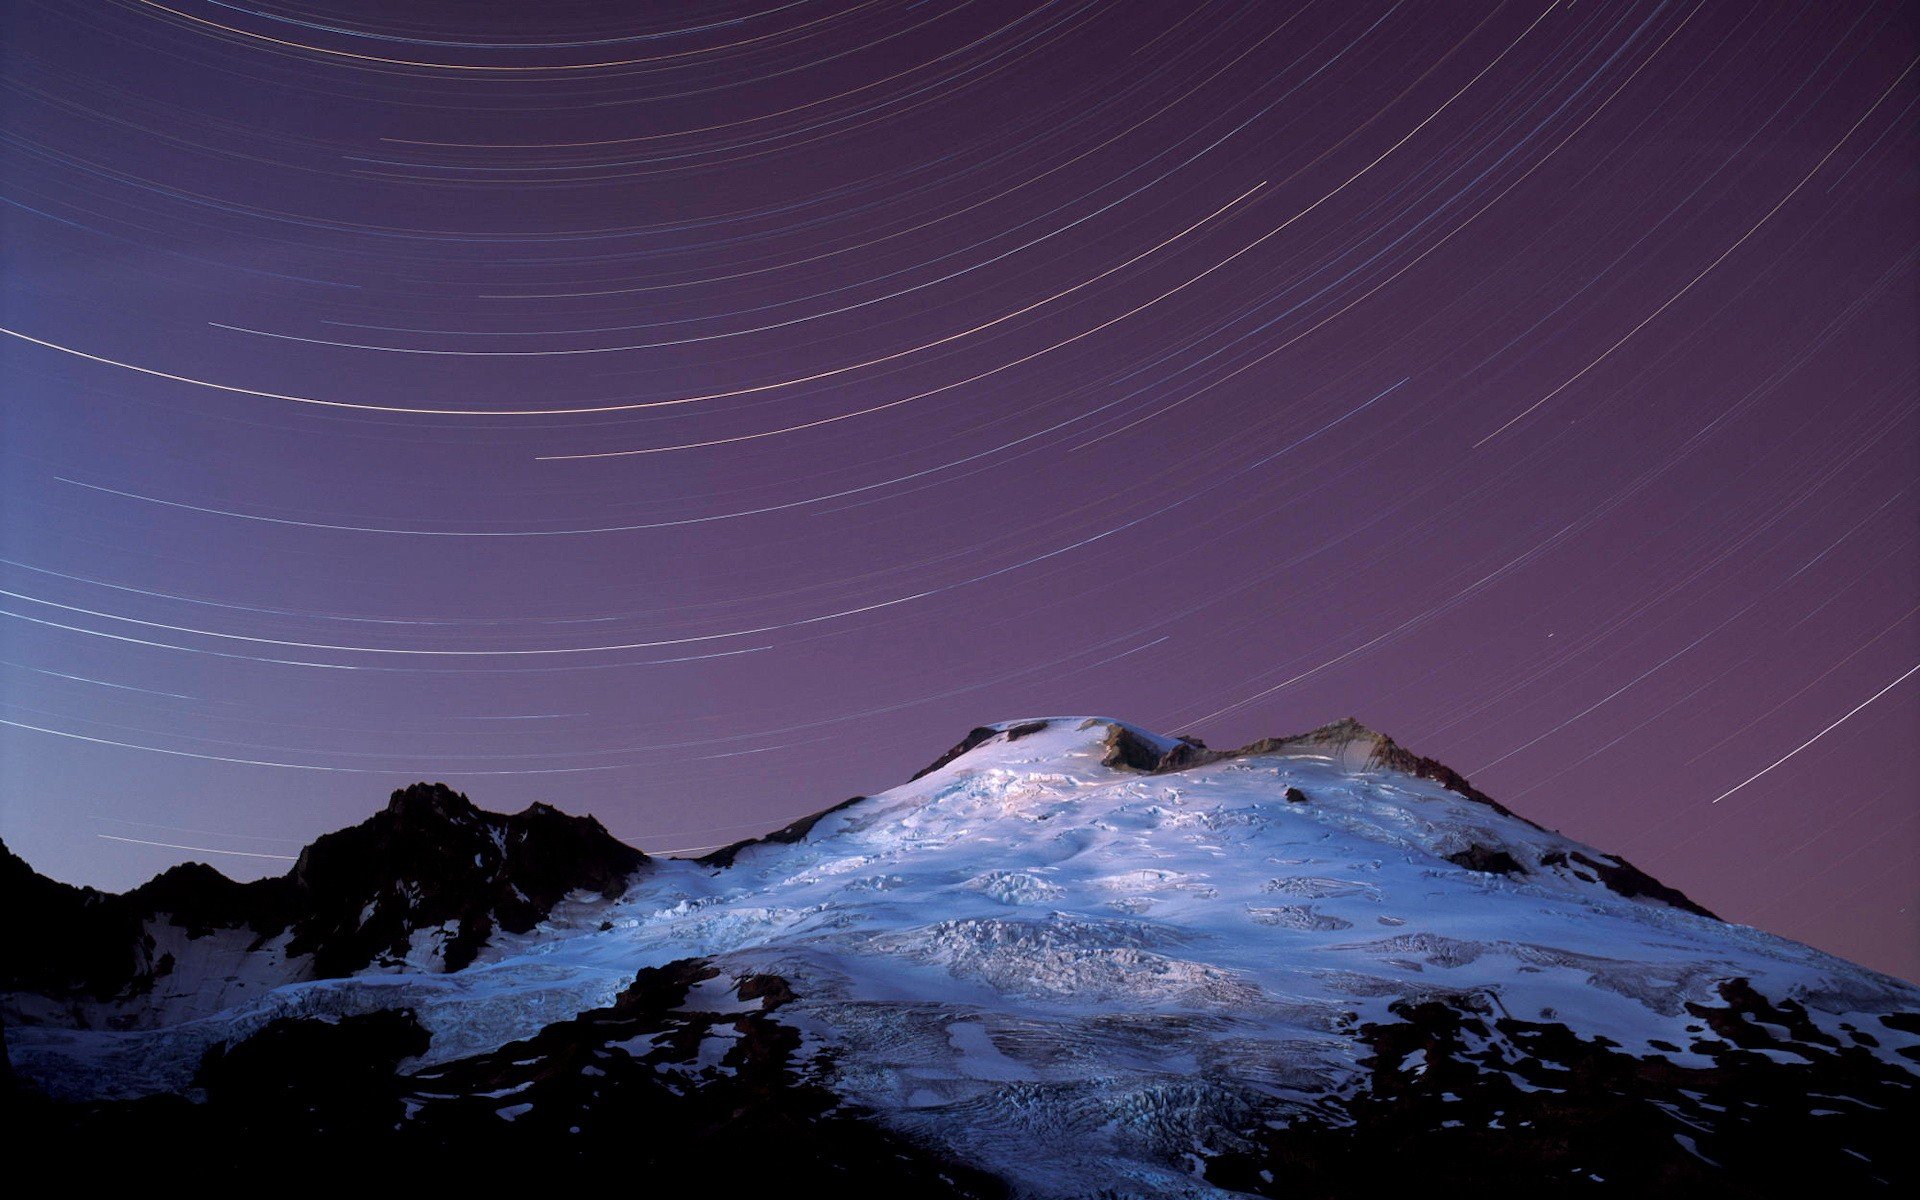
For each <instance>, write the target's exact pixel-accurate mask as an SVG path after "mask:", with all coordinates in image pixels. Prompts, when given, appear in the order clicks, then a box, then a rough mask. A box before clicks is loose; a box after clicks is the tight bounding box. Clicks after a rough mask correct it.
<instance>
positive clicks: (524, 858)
mask: <svg viewBox="0 0 1920 1200" xmlns="http://www.w3.org/2000/svg"><path fill="white" fill-rule="evenodd" d="M646 862H647V856H646V855H644V854H642V853H640V852H639V851H638V850H635V849H633V848H632V847H630V846H627V845H625V844H624V843H622V842H620V841H618V840H616V839H615V838H614V837H613V836H612V835H611V834H609V833H607V831H606V830H605V829H604V828H602V827H601V825H600V823H599V822H597V821H595V820H594V819H593V818H591V817H571V816H568V815H566V814H565V813H562V812H560V811H559V810H558V809H555V808H552V807H550V806H548V805H544V804H535V805H533V806H531V807H529V808H528V809H527V810H526V811H524V812H520V813H515V814H512V815H504V814H500V813H489V812H483V811H482V810H480V809H478V808H476V807H475V806H474V805H473V803H472V802H471V801H470V800H468V799H467V798H466V797H465V796H463V795H461V794H460V793H458V792H455V791H453V790H452V789H451V788H448V787H446V786H445V785H443V784H424V783H423V784H415V785H414V786H412V787H409V788H404V789H402V790H400V791H397V792H395V793H393V796H392V799H391V800H390V801H389V802H388V804H387V807H386V808H385V809H383V810H382V811H380V812H378V813H376V814H374V815H373V816H372V817H370V818H368V819H367V820H366V821H363V822H361V823H360V824H359V825H356V826H353V827H352V828H350V829H343V830H340V831H338V832H336V833H330V834H327V835H326V836H324V837H321V838H319V839H317V840H316V841H314V842H313V844H312V845H310V846H307V847H306V848H305V849H304V850H303V851H301V854H300V857H299V859H298V860H297V861H296V862H295V863H294V866H293V869H292V870H291V871H289V872H288V873H287V874H286V875H284V876H281V877H279V878H274V879H261V880H256V881H254V882H252V883H236V882H234V881H233V880H230V879H228V878H226V877H225V876H223V875H221V874H220V873H219V872H218V871H215V870H214V869H213V868H212V867H209V866H206V865H204V864H201V863H187V864H183V865H181V866H178V867H174V868H172V869H170V870H168V871H165V872H163V873H162V874H160V875H158V876H156V877H155V878H154V879H152V880H150V881H149V882H147V883H144V884H142V885H141V886H139V887H137V888H134V889H133V890H132V891H129V892H125V893H123V894H120V895H107V894H105V893H101V892H97V891H94V890H93V889H91V888H75V887H70V886H68V885H66V884H61V883H56V882H54V881H52V880H49V879H45V878H43V877H41V876H39V875H36V874H34V873H33V871H32V870H31V868H29V867H28V866H27V865H26V863H24V862H23V861H21V860H20V859H19V858H18V857H17V856H15V855H13V854H12V853H10V852H9V851H7V849H6V848H5V846H4V845H0V909H4V910H5V911H7V912H11V913H31V914H33V918H32V919H31V920H24V921H23V920H14V921H11V922H9V923H8V924H7V925H6V927H5V937H6V941H5V942H4V943H0V949H4V951H5V953H4V954H0V993H4V994H5V999H4V1002H3V1003H0V1013H4V1015H5V1016H6V1018H7V1019H8V1020H9V1021H10V1022H14V1023H20V1022H25V1023H29V1024H35V1025H74V1026H78V1027H82V1028H85V1027H89V1026H105V1027H109V1028H147V1027H153V1026H158V1025H167V1024H173V1023H177V1022H179V1021H180V1020H183V1019H186V1018H189V1017H196V1016H204V1015H208V1014H210V1013H214V1012H218V1011H219V1010H221V1009H223V1008H226V1007H228V1006H230V1005H233V1004H237V1003H242V1002H244V1001H247V1000H249V999H252V998H253V997H255V996H258V995H260V994H261V993H263V992H266V991H269V990H271V989H272V988H275V987H278V986H280V985H282V984H286V983H292V982H296V981H299V980H305V979H328V978H335V977H339V976H345V975H352V974H355V973H359V972H364V971H367V970H370V969H379V970H429V971H433V970H442V971H446V970H459V969H460V968H462V967H465V966H467V965H468V964H470V963H471V962H473V961H474V959H475V958H476V957H477V956H478V955H479V954H480V953H481V951H482V950H483V949H484V948H485V947H486V946H487V945H488V944H489V942H490V941H494V940H496V939H497V935H498V934H500V933H506V934H524V933H526V932H528V931H530V930H532V929H533V928H534V926H535V925H537V924H538V923H539V922H541V921H542V920H545V919H546V918H547V917H548V916H549V915H550V914H552V913H553V912H554V910H555V908H556V907H557V906H559V905H560V904H561V902H562V901H563V900H565V899H566V898H567V897H568V896H569V895H570V894H573V893H576V892H578V893H588V894H593V895H602V896H605V895H618V894H619V893H620V892H622V891H624V890H625V888H626V884H627V881H628V880H629V879H630V878H632V877H633V875H634V874H635V873H636V872H637V871H639V870H640V868H641V867H642V866H643V865H644V864H645V863H646Z"/></svg>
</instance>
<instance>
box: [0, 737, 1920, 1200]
mask: <svg viewBox="0 0 1920 1200" xmlns="http://www.w3.org/2000/svg"><path fill="white" fill-rule="evenodd" d="M0 887H4V888H5V893H4V896H0V898H4V899H6V900H7V901H8V902H9V908H8V911H9V912H11V913H14V914H32V915H33V918H34V919H29V920H19V919H17V918H16V919H15V920H14V921H13V922H12V925H13V932H12V933H11V934H10V939H11V940H10V944H9V945H8V947H7V955H6V960H5V971H6V976H5V980H4V984H5V989H6V992H7V995H6V997H5V1000H6V1005H7V1008H6V1012H7V1015H8V1023H9V1029H8V1037H9V1041H10V1043H11V1050H12V1056H13V1063H14V1066H15V1068H16V1069H17V1072H18V1076H19V1080H20V1082H19V1084H18V1086H17V1088H16V1092H15V1095H14V1097H13V1100H12V1104H13V1107H14V1109H15V1113H14V1116H15V1121H16V1128H19V1129H21V1130H24V1131H26V1133H27V1135H28V1139H29V1141H30V1142H31V1143H32V1144H35V1145H41V1146H46V1147H60V1146H84V1145H105V1144H111V1145H115V1146H120V1147H125V1148H128V1151H129V1153H130V1154H132V1155H133V1156H134V1157H135V1158H138V1157H139V1156H143V1155H152V1156H161V1157H165V1156H167V1155H169V1154H171V1153H175V1152H177V1148H178V1147H179V1146H181V1145H187V1144H191V1145H212V1146H219V1147H221V1148H222V1152H221V1155H220V1161H219V1163H218V1164H216V1165H213V1166H210V1167H208V1168H207V1169H210V1170H214V1171H215V1172H216V1173H220V1172H231V1173H233V1175H234V1177H235V1178H236V1179H237V1178H244V1177H248V1176H249V1174H250V1173H254V1172H258V1171H262V1170H277V1169H284V1165H285V1163H286V1162H288V1161H297V1162H299V1163H301V1164H303V1169H310V1170H313V1171H315V1172H318V1173H320V1174H324V1173H326V1171H327V1170H328V1169H329V1168H330V1167H333V1166H338V1167H339V1168H340V1169H341V1170H342V1171H343V1172H347V1173H348V1174H351V1172H350V1171H348V1164H351V1165H352V1168H353V1170H363V1169H364V1168H365V1166H366V1164H368V1163H370V1162H377V1163H383V1164H388V1165H389V1166H391V1165H392V1164H412V1165H414V1166H416V1167H417V1166H418V1165H419V1164H423V1163H432V1164H434V1174H435V1177H436V1178H438V1179H439V1180H440V1181H441V1182H448V1181H453V1180H466V1179H470V1180H471V1181H473V1182H476V1183H483V1182H492V1183H497V1182H499V1181H500V1180H501V1179H503V1178H507V1177H510V1176H511V1175H512V1174H513V1173H514V1172H515V1171H516V1170H520V1169H531V1168H532V1167H534V1166H535V1165H536V1164H537V1165H540V1166H542V1167H543V1168H544V1167H551V1166H552V1165H555V1164H564V1165H584V1166H592V1167H595V1168H602V1167H606V1166H609V1165H616V1164H617V1165H619V1166H621V1167H623V1168H628V1169H631V1170H633V1171H636V1172H638V1173H639V1175H640V1177H644V1178H645V1179H646V1180H648V1181H650V1182H651V1183H652V1184H653V1185H654V1186H655V1187H657V1188H665V1189H668V1190H678V1191H679V1192H681V1193H685V1192H687V1191H690V1190H692V1189H696V1188H700V1189H705V1190H713V1189H714V1188H715V1187H720V1188H721V1190H723V1191H728V1193H729V1194H740V1193H759V1192H780V1191H792V1190H794V1189H800V1188H810V1189H832V1190H833V1192H834V1194H843V1195H889V1196H893V1195H908V1194H912V1195H955V1196H991V1195H998V1194H1002V1193H1003V1192H1007V1191H1011V1192H1014V1193H1017V1194H1024V1195H1037V1196H1063V1197H1064V1196H1076V1197H1077V1196H1088V1197H1092V1196H1212V1195H1235V1194H1262V1195H1272V1196H1296V1195H1304V1196H1344V1195H1354V1194H1358V1193H1359V1192H1364V1191H1371V1190H1373V1189H1378V1188H1385V1187H1424V1188H1427V1189H1428V1190H1433V1189H1436V1188H1437V1189H1439V1190H1440V1191H1441V1192H1443V1193H1445V1194H1452V1193H1453V1192H1457V1191H1461V1190H1465V1189H1467V1188H1469V1187H1474V1188H1479V1189H1482V1190H1489V1189H1491V1190H1508V1191H1511V1190H1519V1189H1522V1188H1526V1189H1529V1190H1533V1191H1538V1192H1540V1193H1543V1194H1547V1195H1559V1194H1563V1193H1572V1192H1582V1193H1584V1192H1590V1191H1601V1192H1607V1191H1613V1192H1638V1193H1643V1194H1645V1193H1652V1194H1672V1195H1678V1194H1683V1193H1684V1194H1687V1195H1689V1196H1698V1195H1735V1196H1765V1195H1776V1194H1779V1193H1780V1191H1781V1190H1783V1189H1785V1188H1789V1187H1803V1188H1813V1187H1819V1188H1821V1189H1823V1190H1825V1191H1829V1192H1832V1191H1838V1192H1842V1193H1845V1194H1858V1193H1871V1192H1873V1191H1875V1190H1877V1189H1890V1188H1892V1187H1894V1186H1897V1185H1898V1184H1900V1183H1903V1182H1912V1181H1914V1180H1915V1179H1916V1178H1920V1163H1916V1157H1915V1154H1914V1151H1913V1149H1912V1147H1911V1144H1910V1143H1911V1138H1910V1136H1909V1135H1910V1130H1911V1128H1912V1122H1913V1119H1914V1118H1915V1116H1917V1115H1920V1103H1916V1094H1917V1092H1916V1084H1917V1083H1920V1061H1916V1060H1920V990H1916V989H1915V988H1913V987H1912V986H1910V985H1908V984H1906V983H1903V982H1901V981H1899V980H1895V979H1891V978H1888V977H1886V976H1882V975H1878V974H1876V973H1874V972H1871V971H1867V970H1864V969H1862V968H1859V967H1855V966H1853V965H1851V964H1848V963H1845V962H1842V961H1840V960H1837V959H1834V958H1831V957H1830V956H1827V955H1824V954H1820V953H1819V952H1817V951H1813V950H1810V949H1808V948H1806V947H1804V946H1799V945H1797V944H1795V943H1792V942H1787V941H1785V940H1783V939H1779V938H1774V937H1771V936H1770V935H1767V934H1764V933H1761V932H1759V931H1756V930H1752V929H1747V928H1744V927H1740V926H1733V925H1728V924H1725V923H1723V922H1721V921H1719V920H1717V919H1716V918H1714V917H1713V916H1712V915H1711V914H1709V913H1706V912H1705V911H1704V910H1703V909H1701V908H1699V907H1698V906H1697V905H1695V904H1693V903H1692V902H1691V901H1690V900H1688V899H1687V897H1685V896H1684V895H1682V894H1680V893H1679V892H1678V891H1675V890H1673V889H1671V888H1668V887H1666V886H1665V885H1662V884H1661V883H1659V882H1658V881H1657V880H1653V879H1651V878H1649V877H1648V876H1646V875H1645V874H1644V873H1642V872H1640V871H1638V870H1637V869H1635V868H1634V867H1632V866H1631V865H1630V864H1628V863H1626V862H1624V861H1622V860H1619V859H1616V858H1613V857H1611V856H1609V855H1606V854H1605V853H1603V852H1601V851H1599V850H1596V849H1593V848H1591V847H1587V846H1583V845H1581V844H1579V843H1577V842H1573V841H1571V840H1570V839H1567V838H1565V837H1562V836H1560V835H1559V834H1557V833H1554V832H1552V831H1550V830H1547V829H1543V828H1541V827H1540V826H1537V825H1535V824H1533V823H1531V822H1529V821H1527V820H1525V819H1524V818H1522V817H1520V816H1518V815H1517V814H1514V813H1512V812H1510V811H1508V810H1507V809H1505V808H1503V807H1501V806H1500V805H1498V804H1497V803H1495V802H1494V801H1493V800H1492V799H1490V798H1488V797H1486V796H1485V795H1483V794H1482V793H1480V792H1478V791H1477V790H1476V789H1474V788H1473V787H1472V785H1471V784H1470V783H1468V782H1467V781H1466V780H1465V779H1463V778H1461V777H1460V776H1459V775H1458V774H1457V773H1455V772H1453V771H1451V770H1450V769H1448V768H1446V767H1444V766H1443V765H1441V764H1438V763H1435V762H1432V761H1431V760H1428V759H1423V758H1420V757H1418V756H1416V755H1414V754H1412V753H1410V752H1408V751H1406V750H1404V749H1402V748H1401V747H1399V746H1397V745H1396V744H1395V743H1393V741H1392V740H1391V739H1389V738H1386V737H1384V736H1382V735H1380V734H1377V733H1374V732H1373V731H1371V730H1368V729H1365V728H1364V727H1362V726H1360V725H1358V724H1357V723H1356V722H1352V721H1344V722H1339V723H1336V724H1334V725H1329V726H1326V727H1324V728H1322V729H1318V730H1314V731H1312V732H1311V733H1307V734H1303V735H1299V736H1295V737H1289V738H1275V739H1266V740H1263V741H1261V742H1258V743H1255V744H1253V745H1251V746H1248V747H1243V748H1241V749H1240V750H1236V751H1214V750H1210V749H1208V748H1207V747H1206V746H1204V745H1202V744H1201V743H1200V742H1198V741H1197V740H1194V739H1191V738H1167V737H1161V736H1159V735H1156V734H1152V733H1149V732H1147V731H1144V730H1140V729H1137V728H1134V727H1131V726H1126V725H1123V724H1121V723H1118V722H1114V721H1108V720H1104V719H1082V718H1052V719H1046V720H1032V721H1022V722H1010V723H1006V724H1002V725H993V726H983V727H981V728H979V729H976V730H974V731H973V732H972V733H970V734H969V735H968V736H967V738H965V739H964V740H963V741H962V742H961V743H960V744H959V745H957V746H955V747H954V749H953V750H952V751H950V752H949V753H948V754H947V755H945V756H943V757H942V758H941V759H939V760H938V761H936V762H935V763H934V764H933V765H932V766H930V767H929V768H928V769H927V770H925V771H923V772H921V773H920V775H918V776H916V777H915V778H914V780H913V781H911V782H909V783H908V784H906V785H903V786H902V787H900V788H896V789H894V790H893V791H890V792H885V793H882V794H880V795H877V796H871V797H860V798H855V799H853V800H849V801H846V802H844V803H842V804H839V805H836V806H834V807H833V808H830V809H826V810H824V811H822V812H821V813H818V814H816V815H814V816H812V817H808V818H805V819H803V820H801V821H796V822H794V823H792V824H791V825H789V826H787V827H786V828H784V829H781V830H779V831H777V832H775V833H773V834H769V835H768V836H766V837H764V838H760V839H752V840H749V841H746V842H742V843H738V844H736V845H733V846H729V847H727V848H726V849H725V850H724V851H720V852H717V853H715V854H711V855H708V856H707V857H705V858H702V859H699V860H649V859H647V858H646V857H645V856H644V855H641V854H640V853H639V852H638V851H635V850H632V849H630V848H628V847H625V846H622V845H621V844H620V843H618V842H616V841H614V840H613V839H612V838H611V837H609V836H608V835H607V834H606V832H605V830H603V829H602V828H601V827H600V826H599V825H598V824H597V823H595V822H593V821H592V820H591V819H583V818H573V817H568V816H565V815H563V814H561V813H559V812H557V811H556V810H553V809H551V808H546V807H544V806H535V807H534V808H532V809H529V810H527V811H526V812H523V813H520V814H516V815H514V816H501V815H498V814H492V813H486V812H483V811H480V810H478V809H475V808H474V807H473V806H472V805H471V804H469V803H468V802H467V801H466V799H465V797H462V796H459V795H457V794H455V793H453V792H450V791H448V790H447V789H445V788H442V787H437V786H427V785H420V786H417V787H414V788H409V789H407V790H406V791H404V792H400V793H396V794H395V796H394V798H393V801H392V803H391V804H390V805H389V806H388V808H387V809H386V810H384V811H383V812H381V813H379V814H378V815H376V816H375V817H374V818H372V819H371V820H369V821H367V822H364V823H363V824H361V825H359V826H356V827H354V828H352V829H349V830H344V831H342V832H340V833H337V834H333V835H329V836H328V837H326V838H322V839H320V840H319V841H317V842H315V843H314V844H313V845H312V846H310V847H308V849H307V850H306V851H305V852H304V853H303V854H302V856H301V858H300V861H299V863H298V865H297V866H296V867H295V868H294V870H293V871H292V872H290V873H289V874H288V875H287V876H285V877H283V878H281V879H278V880H267V881H261V882H260V883H255V884H236V883H233V882H231V881H228V880H225V879H224V878H222V877H221V876H219V875H218V874H217V873H215V872H213V871H211V870H210V869H208V868H205V867H197V866H192V867H182V868H177V869H175V870H174V871H170V872H168V873H166V874H165V875H162V876H161V877H159V878H158V879H156V880H154V881H153V882H152V883H149V884H147V885H145V886H144V887H142V888H138V889H135V890H134V891H133V892H129V893H127V894H125V895H123V896H102V895H99V894H98V893H92V892H87V891H84V890H81V889H74V888H69V887H66V886H65V885H62V884H57V883H53V882H51V881H49V880H45V879H43V878H41V877H39V876H36V875H34V874H33V873H32V872H31V871H30V870H28V869H27V868H26V866H25V864H23V863H20V862H19V860H18V859H13V858H10V857H9V858H8V859H6V860H5V861H4V862H3V863H0ZM85 1025H92V1026H93V1028H91V1029H89V1028H84V1027H81V1028H76V1026H85ZM107 1026H112V1027H113V1028H112V1029H108V1028H105V1027H107ZM355 1177H359V1176H355Z"/></svg>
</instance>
